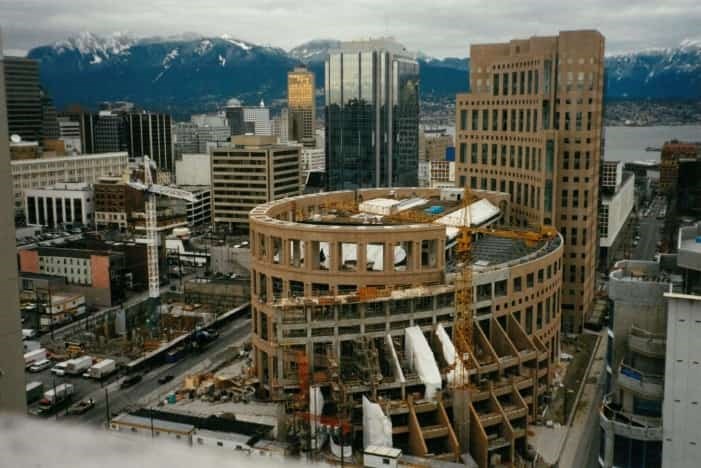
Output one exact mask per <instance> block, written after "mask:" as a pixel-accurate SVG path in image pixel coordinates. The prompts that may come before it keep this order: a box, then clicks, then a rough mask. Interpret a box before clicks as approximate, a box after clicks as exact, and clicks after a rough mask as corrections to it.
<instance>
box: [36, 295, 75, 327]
mask: <svg viewBox="0 0 701 468" xmlns="http://www.w3.org/2000/svg"><path fill="white" fill-rule="evenodd" d="M85 306H86V304H85V296H83V295H81V294H50V295H49V302H48V304H47V307H45V308H44V311H43V313H42V314H41V316H40V318H39V326H40V327H41V328H49V327H53V326H56V325H58V324H60V323H65V322H68V321H70V320H71V319H72V318H73V317H76V316H81V315H83V314H84V313H85Z"/></svg>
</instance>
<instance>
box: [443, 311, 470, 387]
mask: <svg viewBox="0 0 701 468" xmlns="http://www.w3.org/2000/svg"><path fill="white" fill-rule="evenodd" d="M436 336H437V337H438V341H440V343H441V349H442V350H443V357H444V358H445V362H447V363H448V365H449V366H454V367H453V369H451V370H450V372H448V376H447V377H448V383H449V384H452V383H453V382H454V381H455V379H456V376H457V378H458V379H460V380H461V381H462V379H463V372H464V369H465V368H464V366H463V363H462V359H456V358H457V351H456V350H455V345H454V344H453V341H452V340H451V339H450V337H449V336H448V332H446V331H445V328H443V325H442V324H440V323H439V324H438V327H436Z"/></svg>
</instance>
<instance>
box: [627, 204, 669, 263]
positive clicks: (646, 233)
mask: <svg viewBox="0 0 701 468" xmlns="http://www.w3.org/2000/svg"><path fill="white" fill-rule="evenodd" d="M665 206H666V204H665V202H664V201H663V200H662V199H659V198H655V199H654V200H653V201H652V203H651V205H650V209H649V213H648V216H643V214H644V213H645V211H646V210H644V209H641V210H640V212H641V216H640V234H639V235H640V239H639V240H638V245H637V246H636V247H634V248H633V259H635V260H653V259H654V257H655V253H656V251H657V242H658V241H659V240H660V228H661V227H662V226H663V224H664V220H662V219H657V214H658V213H659V212H660V210H662V209H664V208H665Z"/></svg>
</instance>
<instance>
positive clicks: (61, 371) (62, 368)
mask: <svg viewBox="0 0 701 468" xmlns="http://www.w3.org/2000/svg"><path fill="white" fill-rule="evenodd" d="M66 367H68V361H63V362H59V363H58V364H56V365H55V366H54V367H52V368H51V373H52V374H55V375H58V376H62V375H66Z"/></svg>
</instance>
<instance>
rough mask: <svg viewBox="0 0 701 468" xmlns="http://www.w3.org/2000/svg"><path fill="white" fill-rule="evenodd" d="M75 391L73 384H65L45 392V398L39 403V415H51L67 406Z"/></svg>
mask: <svg viewBox="0 0 701 468" xmlns="http://www.w3.org/2000/svg"><path fill="white" fill-rule="evenodd" d="M74 391H75V389H74V387H73V384H69V383H63V384H61V385H57V386H56V387H55V388H52V389H51V390H48V391H46V392H44V397H43V398H42V399H41V400H40V401H39V414H50V413H52V412H54V411H57V410H60V409H61V408H63V407H65V406H67V405H68V404H69V403H70V402H71V399H72V398H73V393H74Z"/></svg>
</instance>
